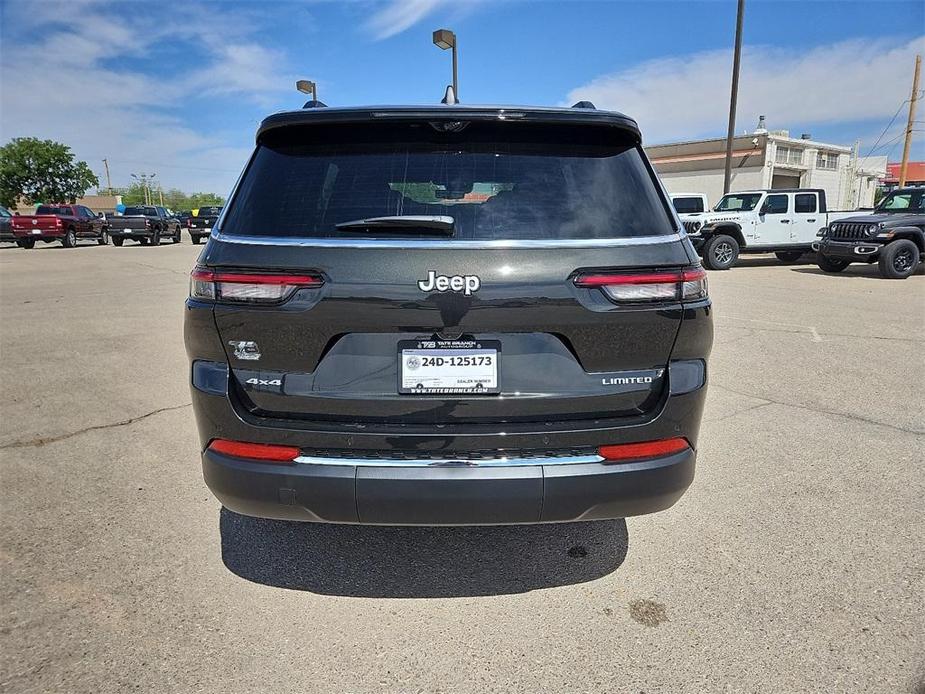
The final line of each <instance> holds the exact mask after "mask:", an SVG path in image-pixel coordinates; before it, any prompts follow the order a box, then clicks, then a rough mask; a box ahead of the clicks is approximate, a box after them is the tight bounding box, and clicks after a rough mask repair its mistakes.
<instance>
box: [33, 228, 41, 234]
mask: <svg viewBox="0 0 925 694" xmlns="http://www.w3.org/2000/svg"><path fill="white" fill-rule="evenodd" d="M32 233H33V234H41V233H42V230H41V229H33V230H32Z"/></svg>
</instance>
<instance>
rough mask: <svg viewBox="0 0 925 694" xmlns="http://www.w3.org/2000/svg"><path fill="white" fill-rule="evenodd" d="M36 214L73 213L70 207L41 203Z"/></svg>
mask: <svg viewBox="0 0 925 694" xmlns="http://www.w3.org/2000/svg"><path fill="white" fill-rule="evenodd" d="M35 213H36V214H62V215H69V214H71V208H70V207H56V206H53V205H39V206H38V209H36V210H35Z"/></svg>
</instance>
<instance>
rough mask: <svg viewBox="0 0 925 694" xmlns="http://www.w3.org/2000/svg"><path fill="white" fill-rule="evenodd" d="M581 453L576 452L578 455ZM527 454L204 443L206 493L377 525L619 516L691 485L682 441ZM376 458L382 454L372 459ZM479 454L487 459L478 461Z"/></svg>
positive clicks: (244, 508)
mask: <svg viewBox="0 0 925 694" xmlns="http://www.w3.org/2000/svg"><path fill="white" fill-rule="evenodd" d="M579 458H581V460H578V459H579ZM585 458H596V456H575V459H574V460H572V461H571V462H569V463H565V464H563V460H564V459H559V458H553V459H551V460H550V459H542V458H535V459H532V462H529V461H531V459H529V458H524V459H523V461H524V462H523V464H515V465H501V464H497V465H494V464H493V465H488V466H471V465H437V466H434V465H432V464H430V463H433V462H434V461H427V462H428V463H429V464H428V465H426V466H423V465H417V466H415V465H414V462H415V461H394V462H395V464H392V461H389V464H388V465H375V464H360V465H358V464H354V463H356V462H358V461H354V460H339V459H327V461H328V462H325V463H317V462H307V461H303V462H300V463H297V464H295V465H269V464H262V463H254V462H251V461H247V460H242V459H239V458H233V457H230V456H226V455H222V454H219V453H215V452H213V451H210V450H206V451H205V452H204V453H203V456H202V462H203V473H204V477H205V480H206V483H207V484H208V486H209V487H210V489H211V490H212V492H213V493H214V494H215V495H216V497H218V499H219V500H220V501H221V502H222V504H224V505H225V506H226V507H227V508H229V509H230V510H232V511H235V512H237V513H241V514H244V515H250V516H258V517H264V518H278V519H287V520H303V521H324V522H334V523H363V524H373V525H506V524H517V523H542V522H563V521H576V520H602V519H611V518H623V517H626V516H634V515H640V514H644V513H652V512H654V511H660V510H663V509H666V508H668V507H670V506H672V505H673V504H674V503H675V502H676V501H677V500H678V499H679V498H680V497H681V495H682V494H683V493H684V491H685V490H686V489H687V487H688V486H690V484H691V482H692V480H693V476H694V467H695V454H694V452H693V451H692V450H690V449H688V450H686V451H683V452H681V453H676V454H674V455H669V456H664V457H661V458H657V459H649V460H641V461H635V462H631V463H606V462H602V461H600V460H584V459H585ZM373 462H381V461H373ZM483 462H484V461H483Z"/></svg>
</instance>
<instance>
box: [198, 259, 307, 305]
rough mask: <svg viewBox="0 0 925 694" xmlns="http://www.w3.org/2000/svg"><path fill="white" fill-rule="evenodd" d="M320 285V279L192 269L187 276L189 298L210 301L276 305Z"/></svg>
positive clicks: (302, 276)
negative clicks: (296, 292) (295, 294)
mask: <svg viewBox="0 0 925 694" xmlns="http://www.w3.org/2000/svg"><path fill="white" fill-rule="evenodd" d="M323 284H324V279H322V277H321V276H320V275H289V274H272V273H255V272H243V271H241V272H239V271H233V270H219V271H213V270H209V269H207V268H204V267H196V268H194V269H193V272H192V273H191V274H190V292H189V294H190V297H192V298H194V299H206V300H210V301H232V302H245V303H269V304H273V303H279V302H281V301H284V300H286V299H288V298H289V297H290V296H292V294H293V292H295V290H296V289H301V288H305V287H309V288H317V287H320V286H321V285H323Z"/></svg>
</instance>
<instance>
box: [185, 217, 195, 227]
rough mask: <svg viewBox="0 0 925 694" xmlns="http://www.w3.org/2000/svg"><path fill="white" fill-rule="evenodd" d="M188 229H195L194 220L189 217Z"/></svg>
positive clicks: (187, 221) (187, 219) (187, 220)
mask: <svg viewBox="0 0 925 694" xmlns="http://www.w3.org/2000/svg"><path fill="white" fill-rule="evenodd" d="M186 228H187V229H192V228H193V220H192V219H191V218H189V217H187V218H186Z"/></svg>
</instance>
